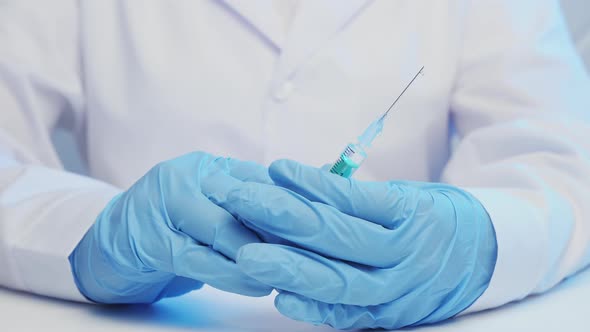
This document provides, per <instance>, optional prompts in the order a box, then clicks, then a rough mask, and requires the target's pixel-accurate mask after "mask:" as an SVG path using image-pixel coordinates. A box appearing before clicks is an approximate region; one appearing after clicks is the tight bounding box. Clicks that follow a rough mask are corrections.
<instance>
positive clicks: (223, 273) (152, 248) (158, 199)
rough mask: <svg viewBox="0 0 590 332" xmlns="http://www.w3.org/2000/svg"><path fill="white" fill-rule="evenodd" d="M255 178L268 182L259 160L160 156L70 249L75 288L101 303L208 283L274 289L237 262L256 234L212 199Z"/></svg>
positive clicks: (240, 289) (256, 292) (147, 298)
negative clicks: (239, 251)
mask: <svg viewBox="0 0 590 332" xmlns="http://www.w3.org/2000/svg"><path fill="white" fill-rule="evenodd" d="M250 180H252V181H262V182H270V179H269V178H268V173H267V170H266V168H263V167H262V166H259V165H257V164H254V163H248V162H241V161H237V160H232V159H224V158H215V157H213V156H211V155H208V154H206V153H191V154H188V155H185V156H182V157H179V158H177V159H173V160H170V161H166V162H162V163H160V164H158V165H157V166H156V167H154V168H152V169H151V170H150V171H149V172H148V173H147V174H146V175H144V176H143V177H142V178H141V179H139V181H137V182H136V183H135V184H134V185H133V186H132V187H131V188H129V190H127V191H126V192H124V193H122V194H120V195H118V196H116V197H115V198H114V199H113V200H112V201H111V202H110V203H109V204H108V205H107V206H106V208H105V209H104V210H103V211H102V212H101V213H100V215H99V216H98V218H97V219H96V221H95V223H94V225H93V226H92V228H91V229H90V230H89V231H88V232H87V234H86V235H85V236H84V238H83V239H82V241H81V242H80V243H79V244H78V246H77V247H76V249H75V250H74V252H73V253H72V255H71V256H70V262H71V265H72V270H73V274H74V277H75V280H76V283H77V285H78V288H79V289H80V291H81V292H82V293H83V294H84V295H85V296H86V297H87V298H89V299H91V300H93V301H96V302H102V303H150V302H154V301H156V300H158V299H160V298H162V297H169V296H176V295H180V294H183V293H186V292H188V291H191V290H193V289H197V288H200V287H201V286H202V285H203V283H207V284H209V285H211V286H213V287H215V288H218V289H221V290H225V291H229V292H234V293H238V294H243V295H251V296H263V295H267V294H269V293H270V291H271V290H272V288H271V287H269V286H267V285H263V284H261V283H260V282H258V281H256V280H254V279H252V278H250V277H248V276H247V275H245V274H244V273H242V272H241V271H240V270H239V269H238V267H237V265H236V264H235V258H236V255H237V252H238V249H239V248H240V247H241V246H243V245H245V244H248V243H256V242H259V241H260V240H259V238H258V237H257V235H256V234H254V233H253V232H252V231H250V230H248V229H247V228H245V227H244V226H243V225H242V224H241V223H239V222H237V221H236V220H235V219H234V218H233V217H232V215H230V214H229V213H227V211H225V210H224V209H222V208H220V207H219V206H217V205H215V204H213V203H212V202H211V201H210V200H209V197H210V196H212V195H217V196H219V193H221V192H223V191H224V190H227V189H226V188H230V187H235V185H236V184H240V183H243V182H242V181H250ZM218 199H219V197H218Z"/></svg>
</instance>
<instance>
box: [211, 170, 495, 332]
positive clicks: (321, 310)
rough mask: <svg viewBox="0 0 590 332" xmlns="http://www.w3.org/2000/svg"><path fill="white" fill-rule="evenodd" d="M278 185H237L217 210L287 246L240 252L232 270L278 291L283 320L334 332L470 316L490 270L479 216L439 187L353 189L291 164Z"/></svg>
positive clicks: (488, 241) (484, 222)
mask: <svg viewBox="0 0 590 332" xmlns="http://www.w3.org/2000/svg"><path fill="white" fill-rule="evenodd" d="M269 174H270V176H271V178H272V180H273V181H274V182H275V184H276V185H268V184H263V183H242V184H240V185H239V186H236V187H234V188H231V189H230V191H229V192H228V194H227V195H225V196H224V200H220V201H219V204H220V205H221V206H223V207H224V208H225V209H226V210H228V211H229V212H231V213H232V214H233V215H235V216H239V217H240V218H242V219H244V220H245V221H246V222H247V223H248V224H252V225H255V226H256V227H257V228H259V229H262V230H264V231H266V232H269V233H271V234H273V235H276V236H279V237H281V238H284V239H286V240H288V241H290V242H291V243H292V245H278V244H248V245H245V246H244V247H242V248H241V249H240V251H239V254H238V258H237V263H238V266H239V267H240V269H241V270H242V271H243V272H244V273H246V274H247V275H249V276H251V277H252V278H254V279H256V280H258V281H260V282H262V283H265V284H268V285H271V286H273V287H275V288H277V289H279V290H282V291H281V292H280V294H279V295H278V296H277V298H276V300H275V305H276V307H277V308H278V310H279V311H280V312H281V313H283V314H284V315H286V316H288V317H291V318H294V319H297V320H303V321H307V322H311V323H315V324H329V325H331V326H333V327H336V328H387V329H394V328H400V327H404V326H408V325H418V324H424V323H432V322H438V321H441V320H444V319H447V318H449V317H452V316H454V315H456V314H457V313H460V312H461V311H463V310H465V309H466V308H467V307H469V306H470V305H471V304H472V303H473V302H474V301H475V300H476V299H477V298H478V297H479V296H480V295H481V294H482V293H483V292H484V290H485V289H486V288H487V286H488V284H489V282H490V279H491V275H492V272H493V270H494V266H495V262H496V252H497V248H496V241H495V234H494V230H493V227H492V224H491V221H490V219H489V217H488V214H487V212H486V211H485V209H484V208H483V207H482V206H481V204H480V203H479V202H478V201H477V200H476V199H475V198H474V197H473V196H471V195H470V194H468V193H467V192H465V191H463V190H461V189H459V188H456V187H453V186H449V185H445V184H436V183H420V182H397V181H391V182H361V181H356V180H353V179H345V178H342V177H339V176H336V175H333V174H330V173H328V172H326V171H322V170H319V169H315V168H311V167H307V166H304V165H301V164H298V163H296V162H293V161H286V160H281V161H277V162H275V163H273V164H272V165H271V167H270V169H269Z"/></svg>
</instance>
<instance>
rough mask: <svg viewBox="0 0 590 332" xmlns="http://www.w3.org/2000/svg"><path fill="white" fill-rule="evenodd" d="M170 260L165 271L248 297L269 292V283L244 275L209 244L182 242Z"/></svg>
mask: <svg viewBox="0 0 590 332" xmlns="http://www.w3.org/2000/svg"><path fill="white" fill-rule="evenodd" d="M171 259H172V266H171V267H172V269H171V271H168V272H171V273H174V274H176V275H178V276H181V277H185V278H190V279H194V280H198V281H201V282H203V283H206V284H208V285H210V286H212V287H215V288H217V289H220V290H223V291H227V292H232V293H236V294H241V295H247V296H265V295H268V294H270V292H271V291H272V288H271V287H270V286H268V285H265V284H262V283H260V282H259V281H257V280H255V279H253V278H252V277H249V276H247V275H246V274H244V272H242V271H241V270H240V269H239V267H238V266H237V264H236V263H234V262H232V261H231V260H229V259H227V258H226V257H224V256H223V255H221V254H219V253H218V252H217V251H215V250H213V249H211V248H209V247H205V246H201V245H198V244H194V243H193V244H190V245H185V246H183V247H181V248H179V250H178V251H175V252H174V253H173V257H172V258H171Z"/></svg>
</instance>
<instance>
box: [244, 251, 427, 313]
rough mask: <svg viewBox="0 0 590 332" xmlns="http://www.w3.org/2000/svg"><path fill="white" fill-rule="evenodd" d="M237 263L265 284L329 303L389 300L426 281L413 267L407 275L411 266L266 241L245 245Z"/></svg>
mask: <svg viewBox="0 0 590 332" xmlns="http://www.w3.org/2000/svg"><path fill="white" fill-rule="evenodd" d="M237 265H238V266H239V268H240V269H241V270H242V271H243V272H244V273H246V274H247V275H249V276H251V277H252V278H254V279H256V280H258V281H260V282H262V283H264V284H268V285H270V286H272V287H274V288H277V289H281V290H286V291H289V292H293V293H297V294H300V295H303V296H305V297H309V298H311V299H315V300H318V301H322V302H326V303H342V304H352V305H362V306H367V305H377V304H381V303H386V302H389V301H391V300H392V299H395V298H398V297H401V296H402V295H403V294H405V293H407V292H409V291H410V290H412V289H414V288H416V287H417V283H420V282H422V281H423V278H420V277H416V276H415V275H416V273H415V272H411V270H410V272H409V273H406V276H403V270H405V269H410V267H405V266H402V267H401V270H402V271H401V272H402V273H400V272H397V273H396V272H395V271H393V272H392V271H390V270H387V269H376V268H370V267H365V266H362V265H352V264H348V263H346V262H343V261H340V260H331V259H329V258H327V257H324V256H321V255H318V254H316V253H313V252H310V251H307V250H304V249H298V248H293V247H288V246H282V245H274V244H263V243H257V244H249V245H246V246H244V247H242V248H241V249H240V251H239V253H238V259H237ZM416 271H417V270H416ZM408 276H409V277H408ZM368 290H371V291H368Z"/></svg>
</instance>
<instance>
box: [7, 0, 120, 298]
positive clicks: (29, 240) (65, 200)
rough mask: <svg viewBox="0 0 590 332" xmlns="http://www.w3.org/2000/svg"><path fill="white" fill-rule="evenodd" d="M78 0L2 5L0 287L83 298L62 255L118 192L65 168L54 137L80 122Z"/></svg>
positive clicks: (64, 255)
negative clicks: (60, 128)
mask: <svg viewBox="0 0 590 332" xmlns="http://www.w3.org/2000/svg"><path fill="white" fill-rule="evenodd" d="M75 3H76V1H63V0H60V1H51V2H47V3H46V2H43V1H28V0H19V1H3V2H0V286H5V287H9V288H14V289H19V290H24V291H28V292H33V293H38V294H42V295H47V296H54V297H60V298H64V299H72V300H80V301H84V300H85V299H84V297H83V296H82V295H81V294H80V293H79V292H78V290H77V288H76V286H75V283H74V281H73V277H72V274H71V268H70V264H69V261H68V256H69V254H70V253H71V252H72V250H73V249H74V248H75V246H76V244H77V243H78V242H79V240H80V239H81V238H82V236H83V235H84V233H85V232H86V230H87V229H88V228H89V227H90V226H91V224H92V223H93V221H94V220H95V218H96V216H97V214H98V213H99V212H100V211H101V210H102V208H103V207H104V206H105V205H106V203H107V202H108V201H109V200H110V199H111V198H112V197H113V196H114V195H115V194H116V193H117V192H118V190H117V189H116V188H114V187H112V186H110V185H108V184H105V183H102V182H99V181H95V180H93V179H90V178H87V177H83V176H80V175H76V174H73V173H68V172H66V171H64V170H63V167H62V165H61V162H60V160H59V158H58V156H57V153H56V151H55V148H54V147H53V145H52V141H51V132H52V130H53V129H54V128H56V127H57V126H59V125H62V124H63V125H67V126H69V127H70V128H77V130H78V132H79V133H81V132H82V131H81V128H82V127H83V112H82V110H83V109H84V97H83V91H82V84H81V79H80V69H79V67H80V59H79V57H78V51H77V38H78V26H77V25H78V23H77V21H76V17H77V15H76V13H77V11H76V5H75Z"/></svg>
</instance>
